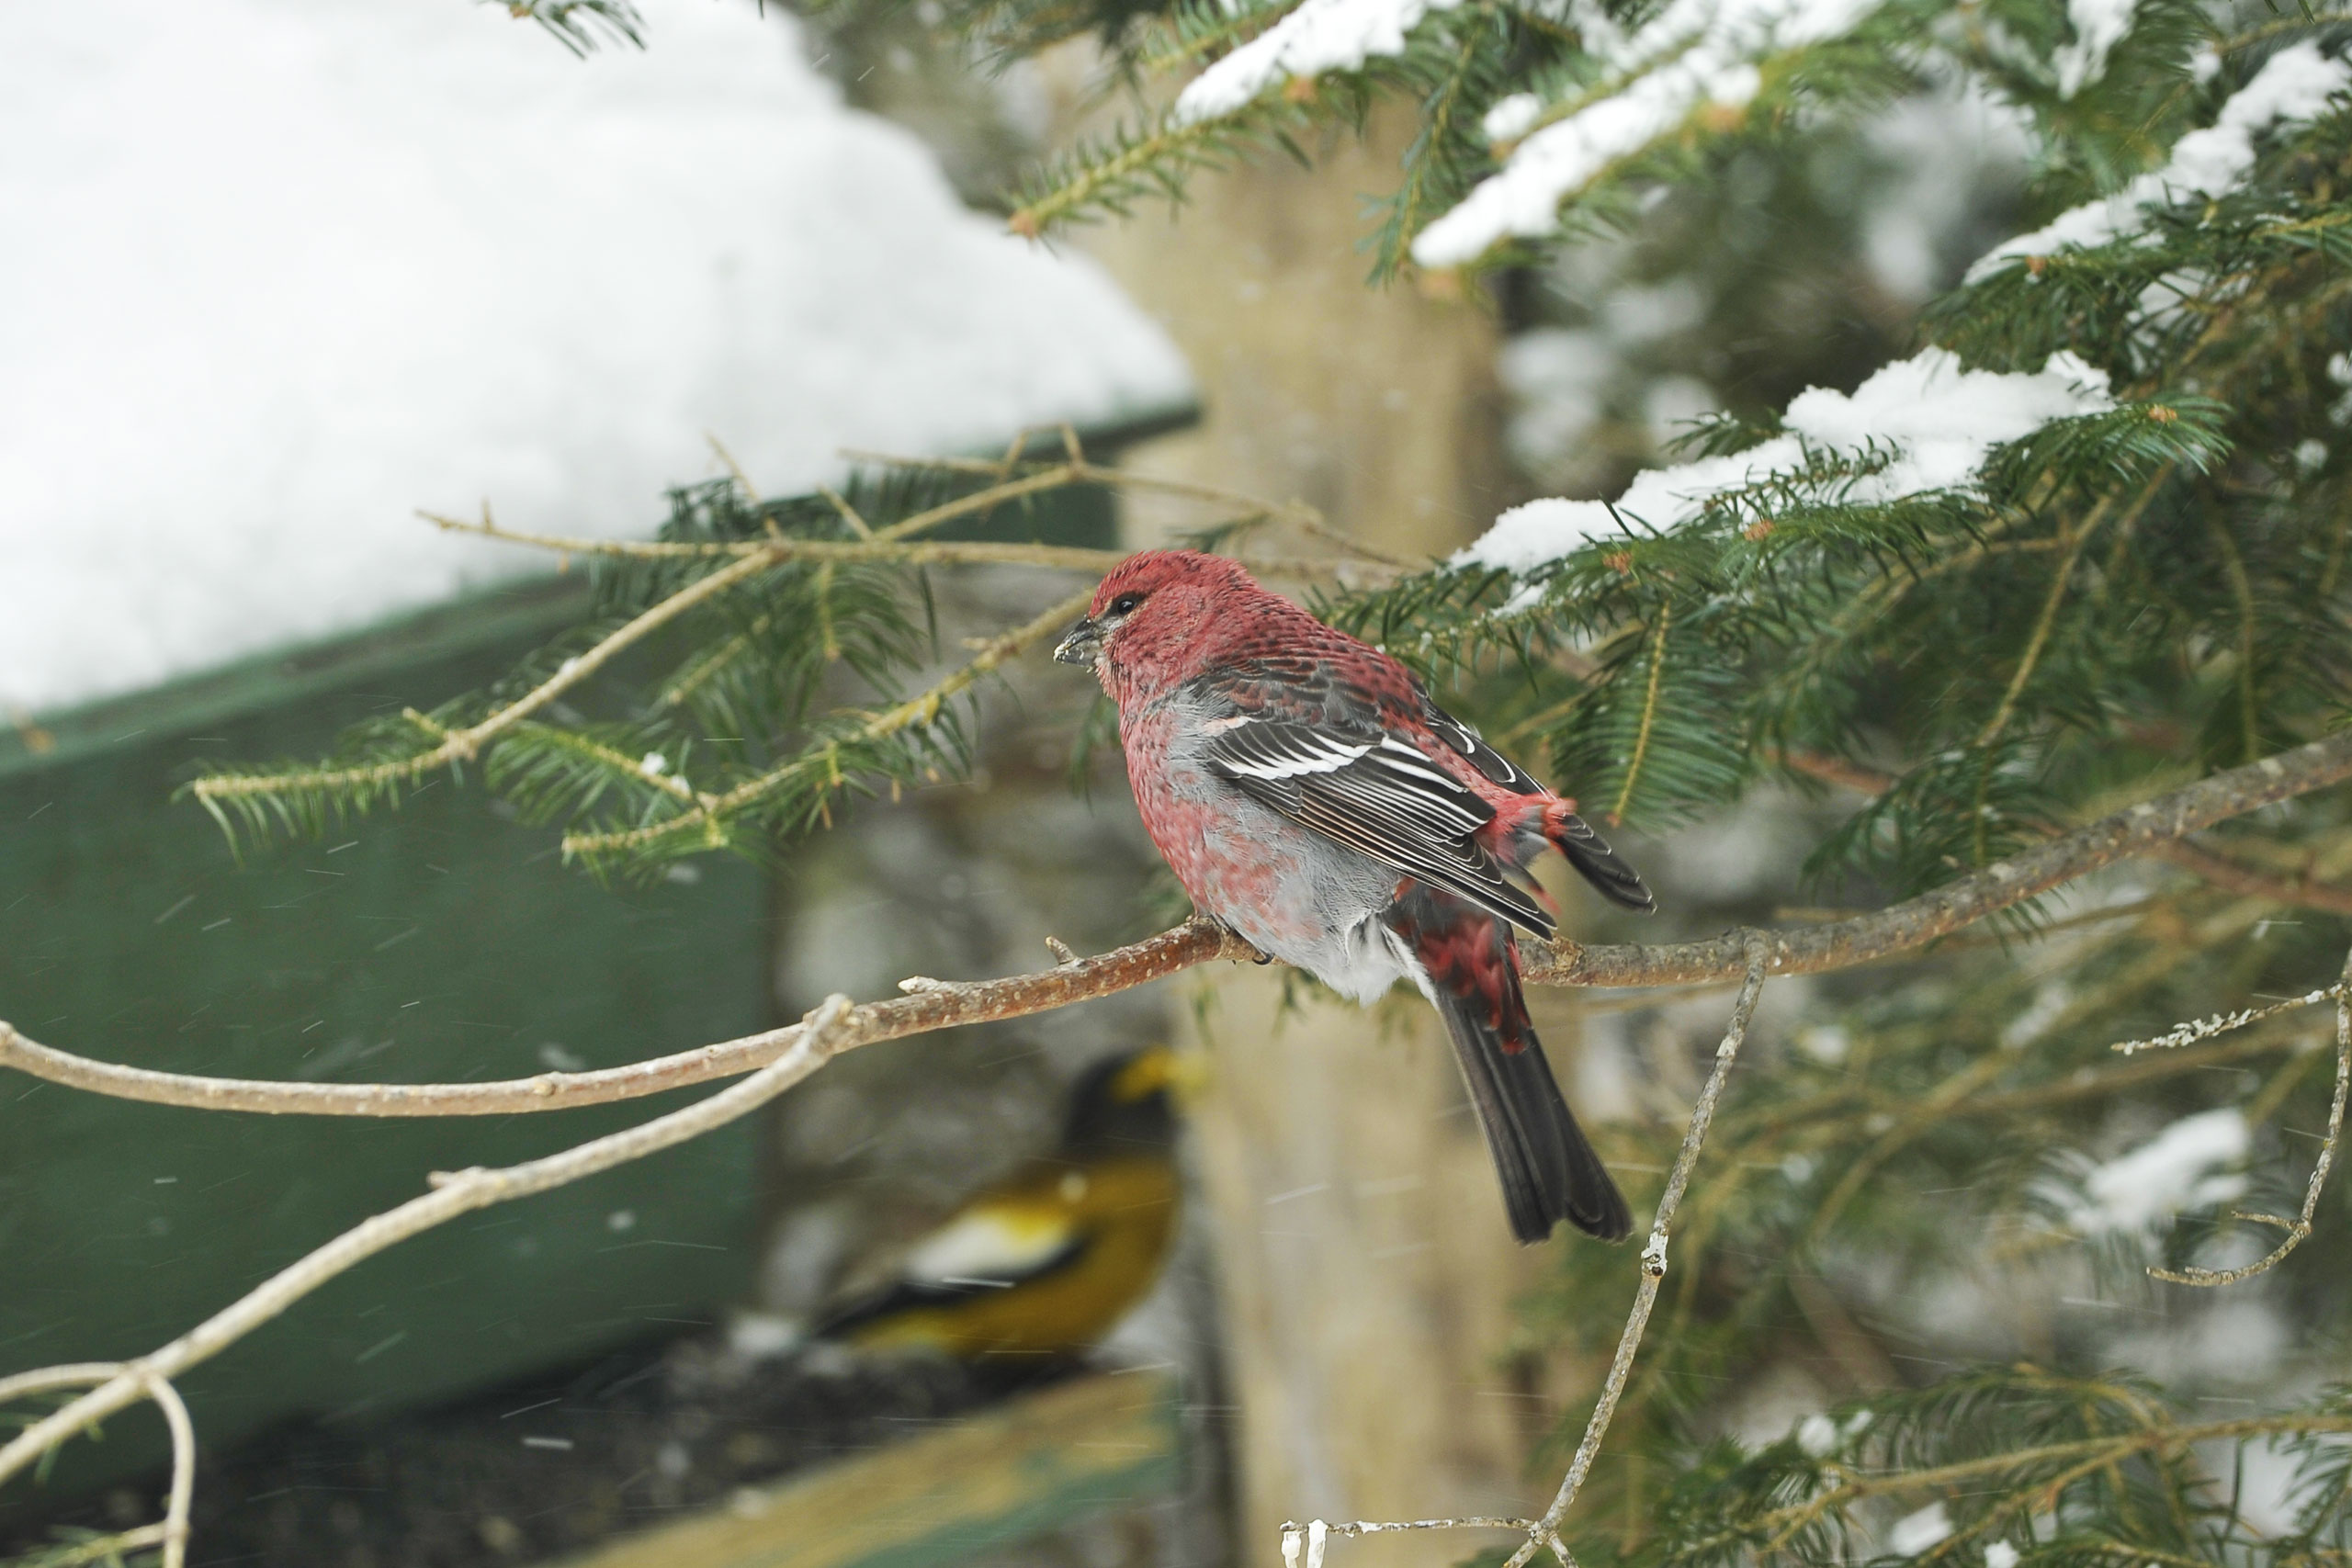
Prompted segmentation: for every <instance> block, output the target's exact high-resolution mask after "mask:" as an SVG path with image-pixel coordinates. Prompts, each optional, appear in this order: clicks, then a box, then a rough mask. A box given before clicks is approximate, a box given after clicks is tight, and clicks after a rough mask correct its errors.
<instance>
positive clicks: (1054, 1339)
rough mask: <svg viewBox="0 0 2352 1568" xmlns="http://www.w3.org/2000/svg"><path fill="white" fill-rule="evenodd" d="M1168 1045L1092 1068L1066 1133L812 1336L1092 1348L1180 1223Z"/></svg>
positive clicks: (1135, 1293) (1064, 1350)
mask: <svg viewBox="0 0 2352 1568" xmlns="http://www.w3.org/2000/svg"><path fill="white" fill-rule="evenodd" d="M1176 1074H1177V1064H1176V1058H1175V1054H1174V1053H1173V1052H1171V1051H1170V1050H1169V1049H1168V1047H1166V1046H1165V1045H1155V1046H1152V1047H1149V1048H1148V1049H1147V1050H1143V1051H1138V1052H1133V1053H1130V1054H1127V1055H1119V1056H1114V1057H1111V1058H1110V1059H1108V1060H1106V1061H1103V1062H1098V1063H1096V1064H1095V1065H1094V1066H1092V1067H1091V1068H1089V1069H1088V1070H1087V1071H1086V1073H1085V1074H1084V1075H1083V1076H1082V1077H1080V1079H1079V1080H1078V1085H1077V1087H1076V1089H1074V1090H1073V1091H1072V1093H1071V1096H1070V1106H1069V1114H1068V1119H1067V1121H1066V1122H1065V1124H1064V1127H1063V1131H1062V1136H1061V1142H1060V1144H1059V1145H1058V1146H1057V1148H1056V1149H1055V1150H1054V1152H1053V1154H1052V1155H1050V1156H1046V1157H1045V1158H1041V1159H1035V1160H1031V1161H1030V1162H1029V1163H1028V1164H1026V1165H1024V1166H1023V1167H1022V1168H1020V1169H1019V1170H1017V1171H1015V1172H1014V1173H1013V1174H1012V1176H1011V1177H1010V1178H1008V1179H1006V1180H1004V1181H1002V1182H1000V1183H998V1184H997V1185H996V1186H994V1187H991V1188H989V1190H986V1191H984V1192H982V1193H980V1194H979V1195H978V1197H976V1198H973V1199H972V1200H970V1201H968V1202H967V1203H966V1204H965V1205H964V1207H963V1208H961V1209H960V1210H958V1211H957V1212H956V1213H955V1215H954V1216H952V1217H951V1218H950V1219H949V1220H948V1221H947V1222H946V1224H943V1225H942V1226H940V1227H939V1228H938V1229H937V1230H935V1231H933V1232H932V1233H931V1234H930V1235H927V1236H925V1237H923V1238H922V1240H921V1241H919V1242H917V1243H916V1244H915V1246H914V1247H913V1249H912V1250H911V1251H910V1252H909V1253H908V1255H907V1257H906V1258H905V1259H904V1260H903V1261H902V1262H901V1264H900V1265H899V1274H898V1278H897V1279H895V1280H892V1281H891V1282H889V1283H888V1284H887V1285H885V1286H883V1287H882V1288H881V1289H880V1290H879V1291H876V1292H874V1293H873V1294H871V1295H869V1296H867V1297H865V1299H863V1300H860V1301H857V1302H854V1303H850V1304H849V1305H848V1306H846V1307H845V1308H843V1309H842V1310H841V1311H839V1312H837V1313H835V1314H833V1315H832V1316H831V1317H830V1318H829V1319H827V1320H826V1321H824V1322H822V1323H820V1325H818V1326H817V1328H816V1330H815V1337H818V1338H820V1339H831V1340H835V1341H838V1342H841V1343H844V1344H849V1345H853V1346H856V1347H859V1348H865V1349H876V1350H892V1349H930V1350H938V1351H943V1352H944V1353H945V1354H947V1355H951V1356H956V1357H958V1358H963V1359H987V1358H995V1357H1004V1356H1028V1357H1039V1358H1045V1359H1060V1358H1067V1357H1070V1356H1075V1355H1078V1354H1079V1353H1080V1352H1082V1351H1084V1350H1087V1349H1089V1348H1091V1347H1092V1346H1093V1345H1094V1344H1095V1343H1096V1341H1098V1340H1100V1339H1101V1338H1102V1337H1103V1336H1104V1335H1106V1334H1108V1333H1109V1332H1110V1331H1111V1330H1112V1328H1113V1327H1114V1326H1115V1325H1117V1324H1118V1322H1119V1320H1120V1319H1121V1318H1123V1317H1125V1315H1126V1314H1127V1311H1128V1309H1129V1308H1131V1307H1133V1306H1134V1305H1135V1304H1136V1303H1137V1302H1139V1301H1141V1300H1142V1299H1143V1297H1144V1294H1145V1292H1148V1291H1149V1290H1150V1289H1151V1285H1152V1281H1153V1280H1155V1279H1157V1278H1158V1277H1159V1266H1160V1264H1161V1263H1162V1262H1163V1261H1164V1260H1165V1259H1166V1258H1167V1255H1168V1246H1169V1242H1170V1238H1171V1237H1172V1236H1173V1235H1174V1233H1175V1228H1176V1199H1177V1177H1176V1113H1175V1109H1174V1106H1173V1105H1172V1103H1171V1089H1172V1087H1173V1084H1174V1081H1175V1077H1176Z"/></svg>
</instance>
